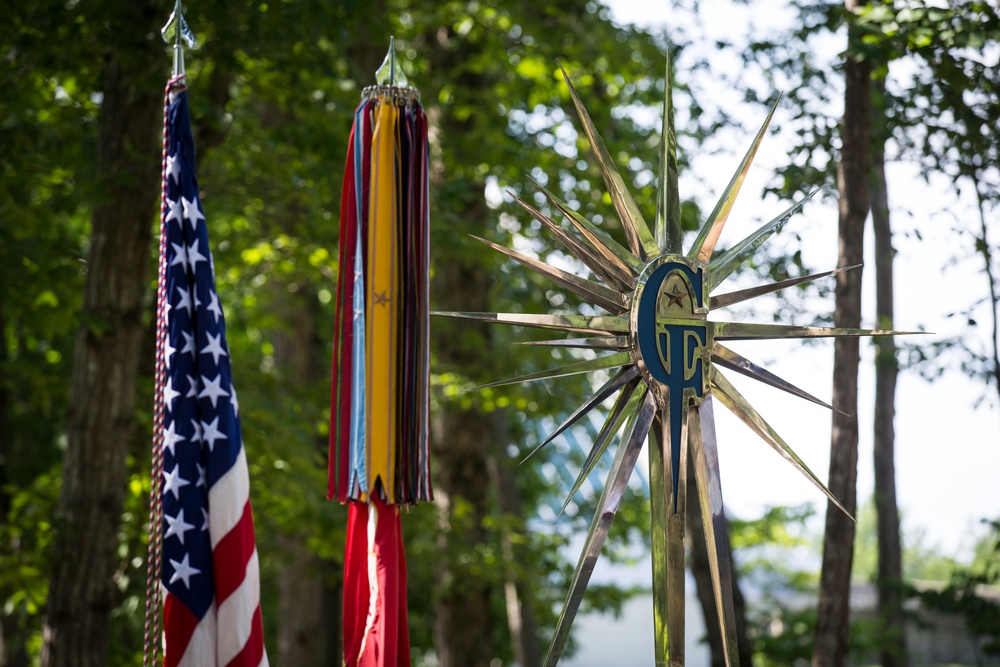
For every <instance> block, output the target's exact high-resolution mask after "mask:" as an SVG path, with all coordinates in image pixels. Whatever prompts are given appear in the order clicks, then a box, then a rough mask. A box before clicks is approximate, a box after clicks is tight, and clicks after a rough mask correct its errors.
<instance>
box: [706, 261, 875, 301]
mask: <svg viewBox="0 0 1000 667" xmlns="http://www.w3.org/2000/svg"><path fill="white" fill-rule="evenodd" d="M860 266H862V265H861V264H855V265H854V266H845V267H844V268H842V269H834V270H833V271H824V272H823V273H814V274H812V275H810V276H802V277H800V278H789V279H788V280H782V281H780V282H776V283H771V284H769V285H758V286H757V287H750V288H748V289H743V290H739V291H738V292H726V293H725V294H720V295H718V296H713V297H711V298H712V309H715V308H725V307H726V306H732V305H733V304H737V303H741V302H743V301H747V300H749V299H756V298H757V297H759V296H763V295H765V294H771V293H772V292H779V291H781V290H783V289H785V288H786V287H794V286H795V285H801V284H802V283H808V282H812V281H814V280H819V279H820V278H826V277H827V276H833V275H836V274H838V273H842V272H844V271H850V270H851V269H857V268H859V267H860Z"/></svg>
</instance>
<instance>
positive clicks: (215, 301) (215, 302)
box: [208, 292, 222, 324]
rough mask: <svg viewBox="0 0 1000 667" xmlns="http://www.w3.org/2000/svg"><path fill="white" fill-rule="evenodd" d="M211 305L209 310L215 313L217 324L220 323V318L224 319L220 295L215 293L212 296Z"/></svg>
mask: <svg viewBox="0 0 1000 667" xmlns="http://www.w3.org/2000/svg"><path fill="white" fill-rule="evenodd" d="M211 298H212V300H211V303H209V304H208V309H209V310H210V311H212V312H213V313H215V323H216V324H218V323H219V318H220V317H222V306H221V305H219V295H218V294H216V293H215V292H212V294H211Z"/></svg>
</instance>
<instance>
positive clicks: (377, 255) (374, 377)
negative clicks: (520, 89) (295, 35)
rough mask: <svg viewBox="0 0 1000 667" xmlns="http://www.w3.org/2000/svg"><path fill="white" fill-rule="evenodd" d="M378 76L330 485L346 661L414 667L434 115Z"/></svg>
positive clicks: (361, 183)
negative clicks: (410, 592)
mask: <svg viewBox="0 0 1000 667" xmlns="http://www.w3.org/2000/svg"><path fill="white" fill-rule="evenodd" d="M412 92H413V89H410V88H397V87H392V86H381V87H378V88H377V90H375V91H373V92H372V93H371V94H367V95H366V97H367V99H365V100H364V101H362V103H361V104H360V105H359V106H358V108H357V110H356V112H355V115H354V127H353V128H352V129H351V136H350V140H349V144H348V150H347V165H346V169H345V173H344V185H343V195H342V199H341V209H340V219H341V226H340V278H339V281H338V285H337V296H336V323H335V327H336V330H335V338H334V346H333V387H332V395H331V409H330V480H329V487H328V489H327V496H328V497H329V498H331V499H333V498H336V499H338V500H339V501H340V502H346V503H348V505H349V508H348V531H347V533H348V534H347V547H346V554H345V558H344V660H345V663H346V664H347V665H348V667H409V665H410V642H409V629H408V627H407V603H406V600H407V598H406V555H405V553H404V551H403V533H402V524H401V521H400V515H401V506H403V505H405V506H409V505H413V504H416V503H417V502H419V501H428V500H431V499H432V489H431V483H430V459H429V450H428V378H429V359H430V352H429V347H428V337H429V330H430V323H429V311H430V295H429V291H428V289H429V286H428V264H429V254H430V253H429V238H428V234H429V223H428V220H429V213H428V180H427V172H428V169H427V161H428V154H427V119H426V117H425V116H424V111H423V109H422V108H421V106H420V104H419V102H417V101H416V99H415V96H414V95H413V94H412Z"/></svg>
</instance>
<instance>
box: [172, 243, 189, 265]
mask: <svg viewBox="0 0 1000 667" xmlns="http://www.w3.org/2000/svg"><path fill="white" fill-rule="evenodd" d="M170 245H171V246H172V247H173V249H174V261H172V262H170V266H177V265H178V264H180V265H181V266H183V267H184V268H185V269H186V268H187V267H188V249H187V246H185V245H184V244H183V243H171V244H170Z"/></svg>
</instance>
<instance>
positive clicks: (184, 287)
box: [160, 90, 268, 667]
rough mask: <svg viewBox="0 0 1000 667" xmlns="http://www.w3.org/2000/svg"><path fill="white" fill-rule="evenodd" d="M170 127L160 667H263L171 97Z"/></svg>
mask: <svg viewBox="0 0 1000 667" xmlns="http://www.w3.org/2000/svg"><path fill="white" fill-rule="evenodd" d="M165 123H166V143H165V150H166V162H165V165H166V169H165V173H164V189H165V190H164V206H163V220H162V223H163V227H164V233H165V234H166V239H165V243H164V244H162V249H163V250H164V251H165V256H164V257H161V262H165V271H163V272H162V279H163V280H164V281H165V282H164V285H163V290H162V293H163V298H164V301H165V303H161V306H160V307H161V309H165V310H166V336H165V341H164V343H163V346H164V349H163V350H162V354H163V363H164V370H165V382H164V386H163V387H162V388H161V389H162V390H161V393H160V396H161V398H162V404H163V432H162V450H161V451H162V457H163V459H162V463H163V467H162V477H161V480H160V494H161V497H162V503H163V505H162V508H163V523H162V526H161V530H162V540H163V552H162V575H161V576H162V581H163V585H164V587H165V589H166V598H165V607H164V634H165V643H166V656H165V661H164V664H165V665H166V666H167V667H173V666H175V665H190V666H195V665H197V666H199V667H203V666H208V665H211V666H215V667H223V666H224V665H232V666H247V667H258V666H259V665H267V664H268V662H267V654H266V653H265V651H264V635H263V629H262V624H261V613H260V572H259V571H260V564H259V559H258V556H257V546H256V543H255V540H254V530H253V516H252V514H251V511H250V478H249V473H248V469H247V459H246V452H245V450H244V448H243V442H242V438H241V435H240V406H239V403H238V401H237V397H236V390H235V389H234V387H233V380H232V373H231V368H230V360H229V349H228V346H227V344H226V326H225V318H224V317H223V313H222V307H221V306H220V304H219V296H218V294H217V293H216V290H215V270H214V265H213V262H212V254H211V252H209V248H208V230H207V227H206V225H205V215H204V213H203V210H202V207H201V202H200V201H199V198H198V179H197V176H196V174H195V163H194V155H195V151H194V141H193V138H192V134H191V119H190V115H189V112H188V100H187V92H184V91H183V90H182V91H181V92H179V93H177V94H175V96H174V98H173V100H172V101H171V102H170V104H169V106H168V107H167V118H166V119H165ZM162 315H163V313H162V310H161V320H162Z"/></svg>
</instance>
